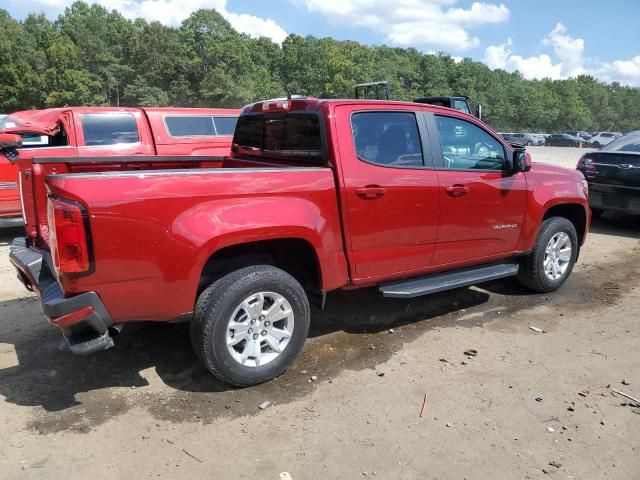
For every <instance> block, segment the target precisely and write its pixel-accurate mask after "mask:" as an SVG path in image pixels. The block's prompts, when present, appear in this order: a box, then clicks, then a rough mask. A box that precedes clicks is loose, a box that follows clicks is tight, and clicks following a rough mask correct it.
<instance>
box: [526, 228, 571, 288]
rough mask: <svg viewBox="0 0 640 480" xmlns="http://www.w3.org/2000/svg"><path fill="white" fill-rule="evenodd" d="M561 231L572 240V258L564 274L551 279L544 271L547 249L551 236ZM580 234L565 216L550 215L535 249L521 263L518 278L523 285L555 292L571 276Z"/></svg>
mask: <svg viewBox="0 0 640 480" xmlns="http://www.w3.org/2000/svg"><path fill="white" fill-rule="evenodd" d="M559 232H564V233H566V234H567V235H568V236H569V239H570V242H571V258H570V261H569V265H568V267H567V269H566V271H565V272H564V274H563V275H562V276H561V277H560V278H558V279H556V280H552V279H550V278H549V277H548V276H547V275H546V274H545V272H544V260H545V251H546V248H547V245H548V243H549V241H550V240H551V238H552V237H553V236H554V235H556V234H557V233H559ZM578 248H579V247H578V235H577V233H576V229H575V227H574V226H573V223H571V222H570V221H569V220H567V219H566V218H564V217H550V218H547V219H546V220H545V221H544V222H542V226H541V227H540V232H538V238H537V239H536V244H535V246H534V247H533V251H532V252H531V254H530V255H528V256H527V257H526V258H525V259H523V261H522V262H521V264H520V270H519V271H518V280H519V281H520V283H521V284H522V285H524V286H525V287H528V288H530V289H532V290H535V291H536V292H542V293H544V292H553V291H554V290H557V289H558V288H560V286H561V285H562V284H563V283H564V282H565V281H566V280H567V278H569V275H571V271H572V270H573V266H574V265H575V262H576V258H577V257H578Z"/></svg>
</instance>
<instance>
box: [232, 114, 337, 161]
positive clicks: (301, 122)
mask: <svg viewBox="0 0 640 480" xmlns="http://www.w3.org/2000/svg"><path fill="white" fill-rule="evenodd" d="M323 145H324V131H323V129H322V126H321V123H320V117H319V116H318V115H317V114H315V113H295V112H294V113H265V114H262V113H258V114H246V115H242V116H240V117H239V118H238V124H237V126H236V128H235V134H234V137H233V146H232V149H233V151H234V152H236V153H241V154H243V155H248V156H257V157H261V158H269V159H295V160H298V161H303V162H308V163H314V164H324V163H325V161H326V158H325V157H326V156H325V153H324V150H325V149H324V148H323Z"/></svg>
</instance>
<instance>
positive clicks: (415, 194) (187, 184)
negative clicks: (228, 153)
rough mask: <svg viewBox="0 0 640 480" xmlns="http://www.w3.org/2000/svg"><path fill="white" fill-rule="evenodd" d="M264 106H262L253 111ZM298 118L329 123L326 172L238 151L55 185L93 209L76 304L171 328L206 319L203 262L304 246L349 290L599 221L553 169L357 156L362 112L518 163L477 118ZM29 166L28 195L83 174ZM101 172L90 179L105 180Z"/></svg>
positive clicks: (343, 109)
mask: <svg viewBox="0 0 640 480" xmlns="http://www.w3.org/2000/svg"><path fill="white" fill-rule="evenodd" d="M262 108H263V107H262V104H256V105H253V106H249V107H246V108H245V111H247V112H248V111H256V112H260V111H262ZM268 108H269V109H272V108H275V107H271V106H270V107H268ZM287 108H288V109H290V110H292V111H314V112H319V113H320V114H321V115H322V117H323V119H324V120H323V121H324V126H325V130H326V137H327V151H328V157H329V158H328V165H327V166H326V167H324V168H291V164H289V165H288V166H287V165H283V162H280V163H278V162H275V161H268V160H266V159H261V158H255V157H254V158H249V157H248V156H246V155H245V156H243V155H240V154H238V153H234V154H232V157H231V158H228V159H226V160H225V161H224V162H223V163H222V164H216V165H193V164H185V165H182V168H183V169H182V170H181V171H176V172H173V173H172V172H166V171H165V172H158V171H148V170H149V168H148V165H146V164H144V165H143V166H144V168H145V170H143V171H140V172H137V173H135V174H134V173H133V172H127V173H126V174H125V173H124V172H122V173H119V174H114V175H99V174H95V175H92V174H84V175H51V176H49V177H48V178H47V180H46V185H47V186H48V188H49V189H50V191H51V193H53V194H54V195H56V196H58V197H61V198H66V199H69V200H72V201H75V202H79V203H81V204H83V205H84V206H86V208H87V211H88V214H89V222H90V229H91V246H92V248H93V258H94V262H95V270H94V271H93V273H91V274H89V275H85V276H80V277H78V276H69V275H65V274H64V273H63V272H62V273H60V282H61V285H62V287H63V290H64V291H65V292H66V294H67V295H69V296H71V295H74V294H77V293H81V292H86V291H95V292H97V293H98V294H99V296H100V298H101V299H102V301H103V302H104V305H105V306H106V308H107V310H108V311H109V313H110V315H111V317H112V318H113V320H114V321H115V322H116V323H122V322H127V321H135V320H157V321H168V320H172V319H175V318H177V317H179V316H181V315H182V314H185V313H188V312H191V311H192V310H193V308H194V304H195V301H196V296H197V291H198V282H199V279H200V276H201V274H202V270H203V267H204V265H205V264H206V262H207V260H208V259H209V258H210V257H211V255H213V254H214V253H216V252H217V251H219V250H220V249H222V248H225V247H229V246H235V245H241V244H245V243H250V242H255V241H260V240H271V239H290V238H295V239H300V240H303V241H305V242H307V243H308V244H309V245H310V246H311V247H312V248H313V250H314V251H315V253H316V257H317V261H318V266H319V269H320V272H321V285H320V287H321V288H322V289H324V290H333V289H338V288H344V289H350V288H354V287H358V286H366V285H373V284H376V283H379V282H381V281H387V280H393V279H398V278H403V277H411V276H416V275H420V274H424V273H428V272H433V271H441V270H447V269H451V268H454V267H461V266H468V265H473V264H478V263H483V262H487V261H490V260H496V259H501V258H508V257H512V256H514V255H517V254H520V253H524V252H527V251H528V250H530V249H531V248H532V247H533V245H534V242H535V238H536V235H537V232H538V229H539V227H540V224H541V222H542V219H543V217H544V215H545V213H546V212H547V211H548V209H549V208H550V207H553V206H556V205H564V204H575V205H578V206H579V207H580V208H582V209H583V210H584V212H585V218H586V219H587V221H586V223H587V224H588V218H589V217H588V215H589V213H588V202H587V199H586V197H585V194H584V191H583V189H582V186H581V179H582V177H581V174H580V173H578V172H575V171H572V170H569V169H564V168H559V167H553V166H547V165H542V164H535V165H534V166H533V168H532V170H531V171H529V172H527V173H522V172H520V173H513V172H495V171H492V172H486V171H475V172H473V171H452V170H446V171H445V170H438V169H433V168H421V169H410V168H389V167H382V166H377V165H373V164H370V163H365V162H364V161H362V160H360V159H358V158H357V156H356V154H355V151H354V140H353V136H352V134H351V125H350V123H349V122H350V120H349V119H350V115H351V113H352V112H354V111H356V110H357V111H361V110H394V111H414V112H416V111H417V112H435V113H438V114H440V115H450V116H456V117H460V118H464V119H465V120H467V121H469V122H472V123H474V124H476V125H478V126H480V127H481V128H483V129H485V130H486V131H487V132H488V133H490V134H491V135H493V136H494V137H495V138H496V139H497V140H498V141H500V142H501V143H502V145H504V147H505V149H506V152H507V155H511V156H512V154H513V151H512V149H511V147H510V146H509V145H507V144H506V143H504V142H502V140H500V138H499V137H498V135H497V134H496V133H495V132H493V131H492V130H491V129H490V128H489V127H488V126H486V125H485V124H483V123H482V122H480V121H478V120H476V119H475V118H473V117H471V116H469V115H465V114H463V113H461V112H456V111H452V110H449V109H446V108H440V107H435V106H428V105H423V104H420V105H418V104H413V103H404V102H376V101H357V100H352V101H342V100H335V101H321V100H297V99H296V100H291V101H289V102H288V105H287ZM152 116H153V115H151V117H152ZM151 117H150V118H151ZM178 166H180V165H178ZM21 167H22V170H23V175H24V174H25V173H26V172H27V171H31V172H32V177H33V176H35V177H36V178H37V179H38V181H36V182H32V183H31V185H30V186H27V187H26V188H25V195H27V196H29V195H31V194H32V193H33V192H32V190H29V189H34V188H35V189H36V195H41V194H44V193H43V192H41V193H38V192H37V189H38V188H40V187H39V186H40V185H44V184H45V181H44V177H45V176H47V175H49V174H51V173H53V169H54V168H55V169H57V170H56V172H55V173H64V172H68V171H70V170H71V171H78V169H76V168H75V167H74V164H73V163H71V162H66V163H65V162H61V163H60V164H37V163H32V162H30V161H28V160H27V161H24V162H22V163H21ZM89 167H91V166H90V165H84V166H83V167H81V168H80V170H84V171H92V170H91V169H90V168H89ZM132 167H133V165H120V164H117V163H113V164H109V165H106V166H105V165H97V166H96V165H94V166H93V167H92V168H93V170H104V169H109V170H114V169H115V170H118V169H120V170H128V169H131V168H132ZM205 167H209V168H205ZM210 167H220V168H210ZM263 167H279V168H271V169H265V168H263ZM158 168H160V167H158ZM151 170H153V168H151Z"/></svg>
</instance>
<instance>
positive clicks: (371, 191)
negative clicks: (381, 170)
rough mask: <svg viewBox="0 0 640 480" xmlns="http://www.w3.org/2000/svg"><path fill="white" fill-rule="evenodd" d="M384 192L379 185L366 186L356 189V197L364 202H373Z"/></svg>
mask: <svg viewBox="0 0 640 480" xmlns="http://www.w3.org/2000/svg"><path fill="white" fill-rule="evenodd" d="M385 193H386V190H385V189H384V188H382V187H380V186H379V185H367V186H366V187H360V188H356V195H358V196H359V197H360V198H364V199H365V200H375V199H376V198H380V197H382V196H383V195H384V194H385Z"/></svg>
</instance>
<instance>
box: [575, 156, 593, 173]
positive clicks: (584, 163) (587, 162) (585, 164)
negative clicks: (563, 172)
mask: <svg viewBox="0 0 640 480" xmlns="http://www.w3.org/2000/svg"><path fill="white" fill-rule="evenodd" d="M576 168H577V169H578V170H595V169H596V166H595V165H594V164H593V160H591V159H590V158H589V157H584V156H583V157H582V158H580V160H578V166H577V167H576Z"/></svg>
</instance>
